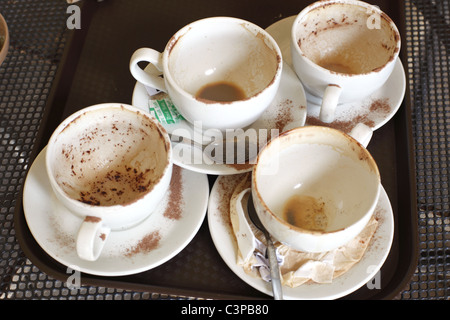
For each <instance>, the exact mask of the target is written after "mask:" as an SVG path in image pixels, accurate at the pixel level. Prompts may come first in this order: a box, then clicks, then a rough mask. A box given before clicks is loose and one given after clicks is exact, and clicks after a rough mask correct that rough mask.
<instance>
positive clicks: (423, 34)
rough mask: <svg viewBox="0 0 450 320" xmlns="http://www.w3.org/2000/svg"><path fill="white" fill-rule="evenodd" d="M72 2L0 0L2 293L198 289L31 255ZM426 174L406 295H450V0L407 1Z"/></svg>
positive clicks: (418, 149) (129, 294)
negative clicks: (39, 160) (40, 144)
mask: <svg viewBox="0 0 450 320" xmlns="http://www.w3.org/2000/svg"><path fill="white" fill-rule="evenodd" d="M67 6H68V4H67V3H66V2H64V1H56V0H46V1H33V0H21V1H12V0H0V12H1V13H2V14H3V15H4V17H5V18H6V20H7V22H8V26H9V29H10V35H11V45H10V51H9V53H8V56H7V59H6V61H5V62H4V63H3V64H2V65H1V66H0V201H1V207H0V252H1V256H0V299H68V300H140V299H190V298H191V297H183V296H171V295H167V294H160V293H152V292H138V291H136V292H135V291H129V290H122V289H116V288H106V287H96V286H92V287H91V286H88V287H81V288H79V289H72V290H71V289H69V288H67V287H66V285H65V284H64V283H63V282H61V281H59V280H56V279H53V278H51V277H50V276H48V275H47V274H45V273H44V272H42V271H41V270H39V268H37V267H36V266H35V265H33V263H32V262H31V261H30V260H29V259H28V258H27V257H26V256H25V254H24V253H23V251H22V250H21V247H20V246H19V244H18V242H17V239H16V235H15V230H14V221H13V220H14V219H13V217H14V211H15V207H16V206H17V203H16V201H17V199H18V195H19V194H20V193H21V188H22V185H23V182H24V180H25V177H26V170H27V168H28V167H29V166H30V165H31V163H30V156H31V151H32V149H33V145H34V143H35V139H36V134H37V132H38V130H39V127H40V123H41V118H42V114H43V112H44V107H45V104H46V101H47V98H48V97H49V95H50V90H51V87H52V84H53V81H54V80H55V75H56V72H57V68H58V66H59V64H60V62H61V59H62V54H63V51H64V47H65V45H66V43H67V41H68V36H67V33H68V32H67V26H66V20H67V17H68V15H67V13H66V9H67ZM404 6H405V13H406V15H405V20H406V21H405V25H406V35H405V39H406V44H404V46H405V47H406V50H407V54H408V61H405V62H404V63H405V67H406V68H407V69H408V73H409V75H410V78H409V86H410V87H409V88H410V93H411V97H410V99H411V102H412V110H411V113H412V122H413V123H412V128H413V137H414V144H415V161H416V168H415V169H416V174H417V190H416V192H417V206H418V212H417V215H418V223H419V225H418V230H419V245H420V247H419V250H420V252H419V261H418V266H417V269H416V271H415V273H414V275H413V277H412V279H411V281H410V283H409V284H408V285H407V287H405V288H404V290H403V291H402V292H401V293H400V294H399V295H398V296H397V298H398V299H408V300H413V299H449V297H450V209H449V186H448V185H449V181H448V177H449V174H448V170H449V164H450V156H449V150H450V140H449V139H450V138H449V133H450V120H449V119H450V92H449V90H450V89H449V75H450V72H449V68H450V66H449V64H450V62H449V55H450V48H449V43H450V33H449V30H450V4H449V1H448V0H435V1H429V0H406V1H405V2H404Z"/></svg>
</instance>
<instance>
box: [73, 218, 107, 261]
mask: <svg viewBox="0 0 450 320" xmlns="http://www.w3.org/2000/svg"><path fill="white" fill-rule="evenodd" d="M110 231H111V229H110V228H108V227H105V226H103V222H102V219H100V218H97V217H90V216H88V217H86V218H85V219H84V221H83V222H82V223H81V226H80V229H79V230H78V236H77V253H78V256H79V257H80V258H81V259H83V260H87V261H95V260H97V259H98V257H99V256H100V254H101V252H102V250H103V247H104V245H105V243H106V239H107V238H108V235H109V233H110Z"/></svg>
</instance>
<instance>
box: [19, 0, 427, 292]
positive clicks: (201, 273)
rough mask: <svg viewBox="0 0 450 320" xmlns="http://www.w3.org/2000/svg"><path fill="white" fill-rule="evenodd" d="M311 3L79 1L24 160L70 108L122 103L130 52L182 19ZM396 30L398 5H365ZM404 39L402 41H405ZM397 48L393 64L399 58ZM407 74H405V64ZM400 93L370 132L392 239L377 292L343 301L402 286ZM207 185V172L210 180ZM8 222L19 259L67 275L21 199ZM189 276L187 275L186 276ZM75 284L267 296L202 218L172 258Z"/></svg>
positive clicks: (271, 13)
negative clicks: (227, 255) (33, 228)
mask: <svg viewBox="0 0 450 320" xmlns="http://www.w3.org/2000/svg"><path fill="white" fill-rule="evenodd" d="M311 2H312V1H299V0H292V1H291V0H289V1H288V0H283V1H274V0H271V1H268V0H267V1H266V0H258V1H242V0H228V1H215V0H193V1H189V2H184V1H163V0H161V1H156V0H155V1H148V0H133V1H126V0H106V1H102V2H97V1H88V0H85V1H83V2H80V3H78V5H79V6H80V8H81V29H79V30H73V31H71V32H70V33H69V41H68V44H67V46H66V48H65V53H64V56H63V60H62V61H61V64H60V68H59V70H58V74H57V77H56V79H55V81H54V85H53V87H52V90H51V94H50V98H49V100H48V104H47V106H46V110H45V115H44V119H43V120H42V125H41V128H40V131H39V135H38V137H37V140H36V145H35V148H34V151H33V156H32V160H33V159H34V158H35V157H36V156H37V154H38V153H39V151H40V150H42V148H43V147H44V146H45V145H46V144H47V141H48V138H49V136H50V134H51V133H52V132H53V130H54V129H55V128H56V126H57V125H58V124H59V123H60V122H61V121H62V120H63V119H64V118H65V117H67V116H68V115H69V114H71V113H73V112H75V111H76V110H79V109H81V108H84V107H86V106H89V105H93V104H97V103H103V102H122V103H128V104H129V103H131V96H132V92H133V89H134V85H135V83H136V82H135V80H134V79H133V77H132V76H131V74H130V72H129V70H128V62H129V59H130V57H131V54H132V53H133V52H134V50H136V49H137V48H140V47H144V46H147V47H152V48H155V49H157V50H160V51H162V50H164V47H165V45H166V43H167V41H168V40H169V38H170V37H171V36H172V35H173V34H174V33H175V32H176V31H177V30H178V29H180V28H181V27H183V26H184V25H186V24H188V23H190V22H192V21H195V20H197V19H200V18H204V17H209V16H220V15H222V16H233V17H238V18H242V19H246V20H248V21H251V22H253V23H256V24H258V25H260V26H261V27H263V28H266V27H268V26H269V25H271V24H273V23H274V22H276V21H278V20H281V19H283V18H286V17H289V16H292V15H296V14H297V13H299V12H300V11H301V9H303V8H304V7H305V6H306V5H308V4H309V3H311ZM372 3H373V4H376V5H379V6H380V8H381V9H382V10H383V11H385V12H386V13H388V15H389V16H390V17H391V18H392V19H393V20H394V21H395V22H396V24H397V26H398V27H399V29H400V32H401V33H402V35H404V34H405V26H404V20H405V19H404V8H403V2H402V1H387V0H386V1H372ZM405 43H406V41H403V44H405ZM405 52H406V50H404V48H403V49H402V55H401V58H402V61H404V62H405V61H407V59H406V55H405ZM405 72H407V70H405ZM410 112H411V110H410V101H409V91H408V88H407V91H406V95H405V99H404V102H403V104H402V106H401V108H400V110H399V111H398V112H397V114H396V115H395V116H394V118H393V119H392V120H391V121H389V122H388V123H387V124H386V125H384V126H383V127H382V128H380V129H378V130H377V131H376V132H375V133H374V136H373V138H372V141H371V143H370V145H369V150H370V152H371V153H372V154H373V156H374V158H375V160H376V161H377V163H378V166H379V169H380V172H381V176H382V183H383V186H384V188H385V190H386V192H387V194H388V196H389V199H390V201H391V204H392V207H393V211H394V219H395V235H394V241H393V246H392V249H391V252H390V254H389V256H388V258H387V260H386V262H385V264H384V265H383V267H382V269H381V275H382V276H381V289H376V290H374V289H372V290H369V289H368V288H367V286H363V287H361V288H360V289H359V290H357V291H355V292H354V293H352V294H350V295H348V296H346V297H344V298H343V299H392V298H394V297H395V296H396V295H397V294H398V293H399V292H400V291H401V290H403V289H404V288H405V287H406V285H407V284H408V282H409V280H410V278H411V276H412V274H413V272H414V270H415V267H416V263H417V255H418V240H417V227H418V226H417V221H416V219H417V214H416V197H415V196H416V189H415V181H416V180H415V172H414V168H415V166H414V150H413V141H412V130H411V114H410ZM208 178H209V182H210V186H212V185H213V183H214V181H215V179H216V176H212V175H211V176H209V177H208ZM15 228H16V232H17V237H18V239H19V242H20V245H21V247H22V249H23V250H24V252H25V254H26V255H27V257H28V258H29V259H30V260H31V261H32V262H33V263H34V264H35V265H36V266H37V267H38V268H40V269H41V270H42V271H44V272H46V273H47V274H48V275H50V276H52V277H54V278H56V279H59V280H61V281H66V280H67V277H68V274H66V266H63V265H61V264H60V263H58V262H56V261H55V260H53V259H52V258H51V257H49V256H48V255H47V254H46V253H45V251H44V250H43V249H42V248H41V247H40V246H39V245H38V244H37V243H36V241H35V240H34V238H33V236H32V235H31V233H30V231H29V229H28V226H27V223H26V221H25V217H24V213H23V208H22V199H21V198H20V199H18V201H17V210H16V212H15ZM186 275H189V276H186ZM81 280H82V285H94V286H103V287H114V288H121V289H128V290H136V291H146V292H157V293H163V294H171V295H178V296H188V297H200V298H213V299H265V298H270V297H269V296H267V295H265V294H263V293H261V292H259V291H257V290H255V289H253V288H252V287H250V286H249V285H247V284H246V283H245V282H243V281H242V280H241V279H240V278H238V277H237V276H236V275H235V274H234V273H233V272H232V271H231V270H230V269H229V268H228V267H227V266H226V264H225V263H224V262H223V260H222V258H221V257H220V255H219V254H218V252H217V250H216V248H215V246H214V244H213V242H212V239H211V237H210V233H209V229H208V224H207V221H206V220H205V221H204V223H203V225H202V227H201V228H200V230H199V232H198V233H197V235H196V236H195V237H194V239H193V240H192V241H191V243H190V244H189V245H188V246H187V247H186V248H185V249H184V250H183V251H181V252H180V253H179V254H178V255H177V256H175V257H174V258H172V259H171V260H170V261H168V262H166V263H165V264H163V265H161V266H159V267H156V268H154V269H152V270H149V271H146V272H142V273H139V274H135V275H130V276H123V277H101V276H93V275H89V274H83V276H82V277H81Z"/></svg>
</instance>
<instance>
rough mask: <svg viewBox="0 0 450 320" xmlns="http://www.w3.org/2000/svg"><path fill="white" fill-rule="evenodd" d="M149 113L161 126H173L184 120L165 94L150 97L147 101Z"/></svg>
mask: <svg viewBox="0 0 450 320" xmlns="http://www.w3.org/2000/svg"><path fill="white" fill-rule="evenodd" d="M148 108H149V112H150V113H151V114H152V115H153V116H154V117H155V118H156V119H157V120H158V121H159V122H160V123H162V124H174V123H178V122H180V121H182V120H184V118H183V116H182V115H181V114H180V113H179V112H178V110H177V108H176V107H175V106H174V104H173V103H172V100H170V97H169V96H168V95H167V94H166V93H162V92H161V93H158V94H156V95H154V96H151V97H150V99H149V101H148Z"/></svg>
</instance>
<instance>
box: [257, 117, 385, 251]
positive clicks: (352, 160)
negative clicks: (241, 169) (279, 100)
mask: <svg viewBox="0 0 450 320" xmlns="http://www.w3.org/2000/svg"><path fill="white" fill-rule="evenodd" d="M380 188H381V184H380V174H379V171H378V167H377V165H376V163H375V161H374V159H373V158H372V156H371V155H370V153H369V152H368V151H367V150H366V149H365V148H364V147H363V146H362V145H361V144H359V143H358V142H357V141H356V140H355V139H353V138H352V137H350V136H348V135H347V134H345V133H342V132H341V131H339V130H336V129H331V128H327V127H319V126H307V127H301V128H297V129H293V130H290V131H287V132H285V133H283V134H282V135H280V136H278V137H276V138H275V139H273V140H272V141H270V142H269V143H268V144H267V145H266V146H265V148H264V149H263V150H262V151H261V152H260V154H259V155H258V159H257V164H256V166H255V167H254V168H253V175H252V198H253V203H254V205H255V209H256V212H257V214H258V216H259V217H260V219H261V221H262V223H263V225H264V226H265V227H266V229H267V230H268V231H269V232H270V233H271V235H272V236H273V237H274V238H275V239H277V240H278V241H280V242H282V243H284V244H286V245H288V246H290V247H292V248H294V249H296V250H300V251H304V252H324V251H329V250H333V249H336V248H338V247H340V246H342V245H345V244H346V243H347V242H348V241H350V240H351V239H353V238H354V237H356V236H357V235H358V234H359V233H360V232H361V231H362V230H363V229H364V227H365V226H366V225H367V223H368V221H369V220H370V218H371V217H372V215H373V212H374V210H375V207H376V205H377V202H378V198H379V194H380Z"/></svg>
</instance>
